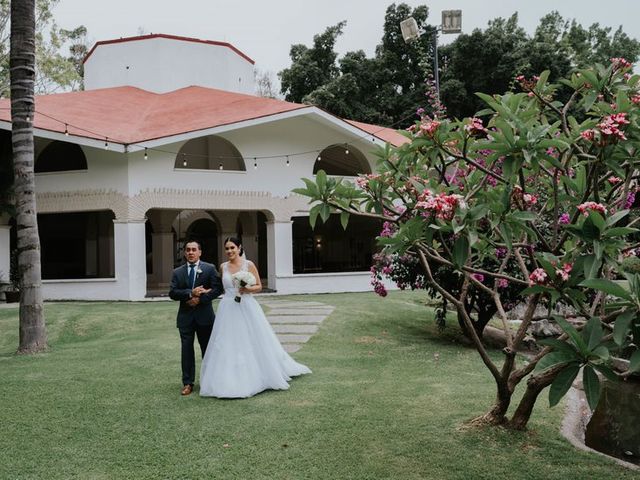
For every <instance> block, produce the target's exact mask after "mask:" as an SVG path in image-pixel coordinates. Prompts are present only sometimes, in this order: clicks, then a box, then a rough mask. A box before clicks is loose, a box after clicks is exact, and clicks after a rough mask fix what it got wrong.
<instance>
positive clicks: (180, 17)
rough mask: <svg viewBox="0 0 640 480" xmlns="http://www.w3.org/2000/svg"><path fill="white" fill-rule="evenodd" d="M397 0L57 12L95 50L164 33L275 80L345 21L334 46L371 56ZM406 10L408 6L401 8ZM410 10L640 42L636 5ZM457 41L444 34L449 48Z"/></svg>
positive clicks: (451, 2)
mask: <svg viewBox="0 0 640 480" xmlns="http://www.w3.org/2000/svg"><path fill="white" fill-rule="evenodd" d="M391 3H393V2H392V0H314V1H309V0H182V1H177V0H109V1H97V0H59V4H58V5H57V6H56V8H55V10H54V17H55V20H56V22H57V24H58V25H59V26H60V27H63V28H67V29H70V28H75V27H77V26H79V25H84V26H86V27H87V29H88V37H89V40H90V41H91V43H94V42H96V41H99V40H109V39H114V38H120V37H129V36H135V35H139V34H140V33H144V34H148V33H165V34H172V35H182V36H188V37H196V38H201V39H206V40H218V41H225V42H229V43H231V44H233V45H234V46H235V47H237V48H238V49H240V50H241V51H243V52H244V53H245V54H246V55H248V56H249V57H251V58H252V59H253V60H255V62H256V68H257V69H259V70H260V71H262V72H271V73H272V74H273V76H274V78H275V76H276V73H277V72H278V71H280V70H282V69H283V68H286V67H288V66H289V65H290V59H289V49H290V47H291V45H292V44H297V43H302V44H305V45H309V46H310V45H311V44H312V42H313V36H314V35H315V34H318V33H321V32H323V31H324V30H325V28H326V27H328V26H331V25H335V24H336V23H338V22H340V21H342V20H346V21H347V25H346V28H345V29H344V33H343V35H342V36H341V37H340V38H339V40H338V42H337V44H336V51H337V52H338V53H339V54H340V55H342V54H344V53H346V52H348V51H353V50H364V51H365V52H366V53H367V55H368V56H372V55H373V53H374V50H375V47H376V45H377V44H378V43H379V42H380V39H381V37H382V25H383V22H384V14H385V10H386V8H387V7H388V6H389V5H390V4H391ZM396 3H402V2H396ZM404 3H407V4H408V5H410V6H412V7H416V6H418V5H425V4H426V5H427V6H428V7H429V23H431V24H440V18H441V13H440V12H441V11H442V10H458V9H460V10H462V28H463V32H465V33H471V31H472V30H473V29H475V28H485V27H486V25H487V22H488V21H489V20H491V19H494V18H496V17H509V16H511V15H512V14H513V13H514V12H518V17H519V24H520V25H521V26H522V27H524V28H525V30H527V31H528V32H529V33H531V32H533V30H534V29H535V27H536V25H537V24H538V22H539V20H540V18H541V17H542V16H544V15H545V14H547V13H549V12H550V11H552V10H557V11H559V12H560V14H561V15H562V16H563V17H565V18H567V19H570V18H575V19H576V20H577V21H578V22H579V23H581V24H582V25H583V26H585V27H586V26H589V25H591V24H592V23H596V22H597V23H600V25H602V26H610V27H613V29H614V30H615V29H616V28H617V27H618V26H620V25H622V27H623V30H624V31H625V32H626V33H627V34H628V35H630V36H631V37H634V38H636V39H640V21H638V19H640V1H637V0H607V1H604V2H603V1H601V0H597V1H596V0H561V1H560V0H535V1H531V0H528V1H523V0H495V1H482V0H439V1H430V2H425V1H415V0H406V1H405V2H404ZM453 39H455V35H442V36H441V37H440V43H441V44H445V43H449V42H450V41H452V40H453Z"/></svg>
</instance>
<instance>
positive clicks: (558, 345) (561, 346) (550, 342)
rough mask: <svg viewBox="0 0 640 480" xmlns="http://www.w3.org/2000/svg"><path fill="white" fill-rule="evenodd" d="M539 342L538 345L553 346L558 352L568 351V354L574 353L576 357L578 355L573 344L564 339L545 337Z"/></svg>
mask: <svg viewBox="0 0 640 480" xmlns="http://www.w3.org/2000/svg"><path fill="white" fill-rule="evenodd" d="M537 343H538V345H543V346H545V347H551V348H553V350H554V351H556V352H566V353H567V354H571V355H573V356H574V357H575V358H577V357H578V354H577V352H576V349H575V347H574V346H573V345H571V344H570V343H567V342H564V341H562V340H558V339H557V338H543V339H542V340H538V341H537Z"/></svg>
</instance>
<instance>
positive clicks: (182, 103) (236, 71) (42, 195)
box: [0, 34, 406, 300]
mask: <svg viewBox="0 0 640 480" xmlns="http://www.w3.org/2000/svg"><path fill="white" fill-rule="evenodd" d="M174 57H176V58H174ZM158 59H162V61H161V62H160V63H162V64H161V65H158V64H157V63H153V62H154V61H155V62H159V60H158ZM185 59H188V60H189V61H190V62H192V67H193V68H192V70H193V71H192V72H191V73H189V75H187V74H186V73H185V72H181V73H180V74H176V75H173V76H171V72H174V71H176V69H178V68H179V66H180V65H181V62H183V61H184V60H185ZM208 62H209V63H210V62H214V63H215V62H219V65H218V66H220V65H222V64H225V65H227V66H229V68H228V69H227V70H224V71H223V72H222V73H220V75H222V76H223V77H225V76H226V77H229V78H226V79H225V78H222V79H221V78H215V79H210V78H204V79H203V78H202V75H204V74H206V75H205V77H207V75H210V74H211V72H209V71H207V70H206V68H204V67H203V68H204V74H203V71H201V69H200V66H201V65H203V64H205V63H208ZM225 62H226V63H225ZM234 62H235V63H234ZM85 66H87V67H88V72H87V73H88V77H87V81H88V82H87V83H88V84H87V89H86V90H84V91H78V92H68V93H59V94H52V95H42V96H38V97H36V103H35V109H36V113H35V116H34V118H33V126H34V133H35V137H36V163H35V170H36V190H37V206H38V214H39V217H38V218H39V229H40V235H41V245H42V262H43V279H44V294H45V297H46V298H47V299H94V300H116V299H117V300H140V299H142V298H144V297H146V296H150V295H162V294H166V292H167V290H168V283H169V279H170V275H171V272H172V269H173V268H174V266H176V265H178V264H180V263H181V262H182V261H183V258H182V250H181V245H182V243H183V242H184V241H185V240H187V239H192V238H195V239H198V240H199V241H201V243H202V244H203V253H204V255H203V259H204V260H206V261H210V262H212V263H215V264H219V263H220V262H222V261H224V257H223V245H222V240H223V238H225V237H228V236H240V237H241V238H242V241H243V246H244V248H245V251H246V253H247V256H248V258H250V259H252V260H253V261H254V262H255V264H256V265H257V266H258V269H259V271H260V273H261V275H262V276H263V277H264V283H265V284H266V285H267V286H268V288H270V289H271V290H277V291H278V292H282V293H303V292H332V291H357V290H366V289H369V267H370V264H371V256H372V254H373V252H374V251H375V248H376V247H375V243H374V238H375V236H376V235H377V233H378V232H379V229H380V225H378V224H377V223H376V222H372V221H369V220H363V219H356V218H354V219H352V221H351V222H350V224H349V227H348V228H347V230H346V231H345V230H343V229H342V227H341V226H340V222H339V221H338V220H337V219H333V218H332V219H330V221H329V222H327V223H326V224H324V225H320V226H317V227H316V228H315V229H311V227H310V226H309V222H308V205H307V202H306V201H305V199H304V198H302V197H300V196H298V195H292V194H291V190H292V189H293V188H296V187H299V186H301V185H302V181H301V180H300V179H301V178H303V177H307V178H311V177H313V176H314V174H315V173H316V172H317V171H318V170H320V169H323V170H325V171H326V172H327V173H328V174H331V175H339V176H343V177H353V176H355V175H357V174H361V173H371V171H372V170H373V169H374V168H375V158H376V157H375V156H374V155H373V153H372V151H373V150H374V149H375V148H377V147H380V146H383V145H384V144H385V143H386V142H391V143H393V144H396V145H399V144H401V143H403V142H405V141H406V138H405V137H404V136H402V135H400V134H399V133H397V132H396V131H394V130H392V129H388V128H382V127H378V126H375V125H370V124H365V123H361V122H355V121H350V120H343V119H341V118H338V117H336V116H334V115H331V114H329V113H327V112H325V111H323V110H321V109H319V108H317V107H314V106H310V105H302V104H296V103H290V102H285V101H282V100H277V99H269V98H261V97H257V96H255V95H250V94H248V93H247V92H246V91H244V90H246V83H247V82H245V83H242V82H240V83H238V84H234V85H233V88H228V89H221V88H214V87H213V86H212V85H214V84H220V85H223V84H225V82H227V83H229V79H230V78H231V79H237V78H239V77H238V75H245V76H246V70H245V67H246V66H250V67H251V68H253V61H252V60H251V59H250V58H249V57H248V56H246V55H245V54H244V53H242V52H240V51H239V50H238V49H236V48H235V47H233V46H232V45H230V44H228V43H225V42H213V41H206V40H199V39H191V38H187V37H175V36H170V35H158V34H155V35H147V36H140V37H132V38H129V39H118V40H110V41H104V42H98V43H97V44H96V45H95V46H94V47H93V49H92V50H91V51H90V52H89V54H88V55H87V57H86V59H85ZM145 69H146V76H145V75H141V74H140V72H141V71H144V70H145ZM110 70H111V71H112V72H113V74H110V76H109V75H106V76H104V75H103V77H102V78H101V79H99V80H98V77H99V73H100V72H107V71H110ZM91 72H93V73H91ZM187 73H188V72H187ZM158 76H160V77H162V76H166V77H171V78H170V79H169V80H168V81H167V82H164V83H162V82H158V79H157V77H158ZM145 82H147V83H145ZM127 83H131V84H127ZM98 86H99V87H100V88H98ZM173 87H177V88H173ZM236 87H237V88H236ZM9 107H10V104H9V100H7V99H2V100H0V129H1V130H4V132H1V133H2V135H1V136H0V141H3V142H8V141H10V135H9V134H8V132H9V131H10V129H11V123H10V122H11V118H10V108H9ZM5 223H6V222H5ZM7 231H8V227H6V225H5V227H4V229H2V228H0V234H2V235H4V236H8V233H7ZM0 243H2V242H0ZM4 243H7V244H8V243H9V242H4ZM2 250H4V251H2ZM8 252H9V248H8V245H7V246H2V247H0V257H3V258H4V257H5V256H7V257H8V254H9V253H8Z"/></svg>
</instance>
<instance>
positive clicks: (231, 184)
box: [36, 115, 375, 300]
mask: <svg viewBox="0 0 640 480" xmlns="http://www.w3.org/2000/svg"><path fill="white" fill-rule="evenodd" d="M219 135H220V136H221V137H223V138H226V139H227V140H229V141H230V142H232V143H233V144H234V145H235V147H236V148H237V149H238V150H239V151H240V153H241V154H242V155H243V156H244V158H245V163H246V166H247V170H246V171H244V172H234V171H224V170H223V171H220V170H218V169H214V170H191V169H182V168H175V156H174V155H173V154H171V153H166V152H178V151H179V150H180V148H181V147H182V145H184V143H185V142H186V140H184V141H180V142H175V143H172V144H165V145H162V146H161V147H159V148H161V150H163V152H159V151H154V150H149V151H148V159H147V160H145V159H144V152H143V151H141V150H140V151H137V152H132V153H119V152H116V151H114V149H110V150H104V149H103V148H95V147H86V146H85V147H82V148H83V151H84V153H85V156H86V158H87V165H88V169H87V170H86V171H79V172H60V173H46V174H37V175H36V192H37V194H38V196H39V198H41V199H43V198H44V200H43V201H47V202H49V206H50V205H52V204H54V203H55V202H58V203H55V204H56V205H58V206H59V208H60V210H55V211H83V210H98V209H103V208H104V203H103V204H100V205H102V207H100V208H98V207H91V206H90V204H89V200H87V199H88V198H89V197H91V195H94V196H97V197H100V195H103V196H104V198H109V195H112V193H113V192H115V194H116V196H117V201H118V202H120V203H119V204H118V205H116V204H115V203H114V205H113V206H110V207H109V208H112V209H113V210H114V212H116V219H115V229H114V235H115V238H114V243H115V256H116V260H115V269H116V274H115V278H113V279H97V280H94V279H91V280H60V281H57V280H47V281H45V282H44V296H45V298H46V299H78V300H83V299H91V300H141V299H143V298H144V296H145V294H146V271H145V264H144V255H145V251H144V243H145V235H144V223H142V222H141V221H140V220H141V219H143V217H144V214H145V213H146V208H162V207H159V206H157V205H156V206H155V207H154V205H153V204H152V203H151V204H150V206H146V207H145V206H142V207H139V206H136V202H137V201H138V200H136V198H139V197H140V196H144V195H151V196H153V194H154V193H153V192H158V191H160V190H162V189H167V190H168V191H170V192H173V193H171V195H177V197H176V200H180V197H183V196H185V195H192V196H193V195H195V196H196V197H197V196H198V195H200V194H201V193H200V192H211V191H214V192H219V193H218V194H221V195H225V192H230V193H229V195H230V198H231V199H232V201H231V202H230V203H227V205H226V206H221V205H218V204H215V205H213V204H212V205H211V206H207V207H206V208H208V209H211V210H214V211H215V210H216V209H224V208H227V209H232V210H242V208H238V207H236V203H235V200H234V198H241V197H242V196H243V195H245V193H243V192H248V194H251V192H254V193H255V195H257V197H256V199H255V200H254V201H253V202H254V203H252V204H251V206H250V207H249V208H248V209H250V210H254V211H255V210H268V209H269V207H268V206H266V204H261V203H260V198H261V197H260V195H261V194H265V195H270V196H269V198H274V197H275V198H276V199H277V200H278V202H280V204H282V203H283V202H284V204H291V205H292V207H291V209H290V212H295V213H293V214H295V215H298V214H299V215H305V208H306V207H305V206H304V205H305V203H306V202H304V201H303V200H301V199H300V198H296V196H295V195H293V196H292V195H291V190H292V189H293V188H296V187H301V186H303V185H304V184H303V182H302V181H301V180H300V179H301V177H308V178H311V177H313V165H314V163H315V161H316V158H317V151H321V150H323V149H324V148H326V147H328V146H330V145H333V144H342V143H349V145H350V148H351V149H353V148H358V149H359V150H360V151H361V152H362V153H363V154H364V155H365V156H366V157H367V159H368V161H369V163H370V164H371V167H372V168H373V167H374V165H375V160H374V157H373V155H372V154H371V153H370V152H371V150H372V148H373V144H372V142H371V140H370V139H369V138H364V139H362V140H360V139H358V138H357V137H354V135H353V132H348V131H346V130H344V129H340V128H338V127H335V128H334V127H332V126H331V125H327V124H326V122H324V121H323V120H322V119H319V118H317V117H314V116H313V115H302V116H297V117H295V118H286V119H280V120H277V121H274V122H271V123H262V124H255V125H250V126H247V127H245V128H239V129H235V130H229V131H226V132H221V133H219ZM114 147H115V146H114ZM297 152H308V153H305V154H303V155H291V156H290V157H289V160H290V166H288V167H287V166H286V154H294V153H297ZM254 156H257V157H271V156H275V157H276V158H263V159H258V168H257V169H254V168H253V164H254V161H253V157H254ZM176 191H180V192H178V193H175V192H176ZM65 192H66V193H65ZM70 192H72V196H74V197H76V196H77V199H78V200H73V201H72V202H69V201H67V200H66V197H65V200H64V202H66V203H61V201H60V200H56V196H57V195H62V196H65V195H66V196H68V195H69V193H70ZM96 192H97V193H96ZM149 192H152V193H151V194H149ZM182 192H185V193H182ZM220 192H221V193H220ZM203 194H204V193H203ZM234 195H235V196H236V197H234ZM83 196H84V197H85V199H83ZM94 200H95V199H94ZM94 200H91V201H94ZM122 202H124V203H125V205H126V204H127V202H128V206H127V207H126V208H123V206H122V205H123V204H122ZM70 203H73V205H70ZM41 206H44V205H39V207H38V208H39V210H40V211H45V212H46V211H49V212H51V211H52V210H51V209H49V210H47V209H46V208H45V209H42V208H40V207H41ZM164 208H190V207H179V206H176V205H175V204H171V206H168V207H164ZM285 211H286V209H285ZM291 214H292V213H289V215H291ZM279 215H280V217H279V218H275V220H276V222H275V224H272V226H269V224H268V230H269V231H268V237H269V239H268V242H267V243H268V245H270V246H269V247H268V248H271V249H272V250H271V253H270V256H269V258H270V262H271V263H270V265H269V284H270V287H272V288H274V287H275V288H276V289H277V291H278V293H283V294H284V293H312V292H313V293H330V292H355V291H368V290H371V286H370V284H369V281H370V276H369V273H368V272H358V273H336V274H297V275H294V274H293V266H292V253H291V248H292V245H291V242H292V240H291V224H290V222H289V220H290V218H289V217H287V218H284V217H282V213H279ZM276 217H277V215H276Z"/></svg>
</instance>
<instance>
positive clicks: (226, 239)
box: [222, 237, 244, 256]
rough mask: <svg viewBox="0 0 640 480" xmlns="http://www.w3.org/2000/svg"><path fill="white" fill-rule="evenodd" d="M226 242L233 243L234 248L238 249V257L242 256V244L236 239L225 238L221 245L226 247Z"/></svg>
mask: <svg viewBox="0 0 640 480" xmlns="http://www.w3.org/2000/svg"><path fill="white" fill-rule="evenodd" d="M227 242H231V243H233V244H234V245H235V246H236V247H239V248H240V256H242V255H244V248H242V242H241V241H240V239H239V238H238V237H227V238H225V239H224V242H223V243H222V245H223V246H224V245H226V243H227Z"/></svg>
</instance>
